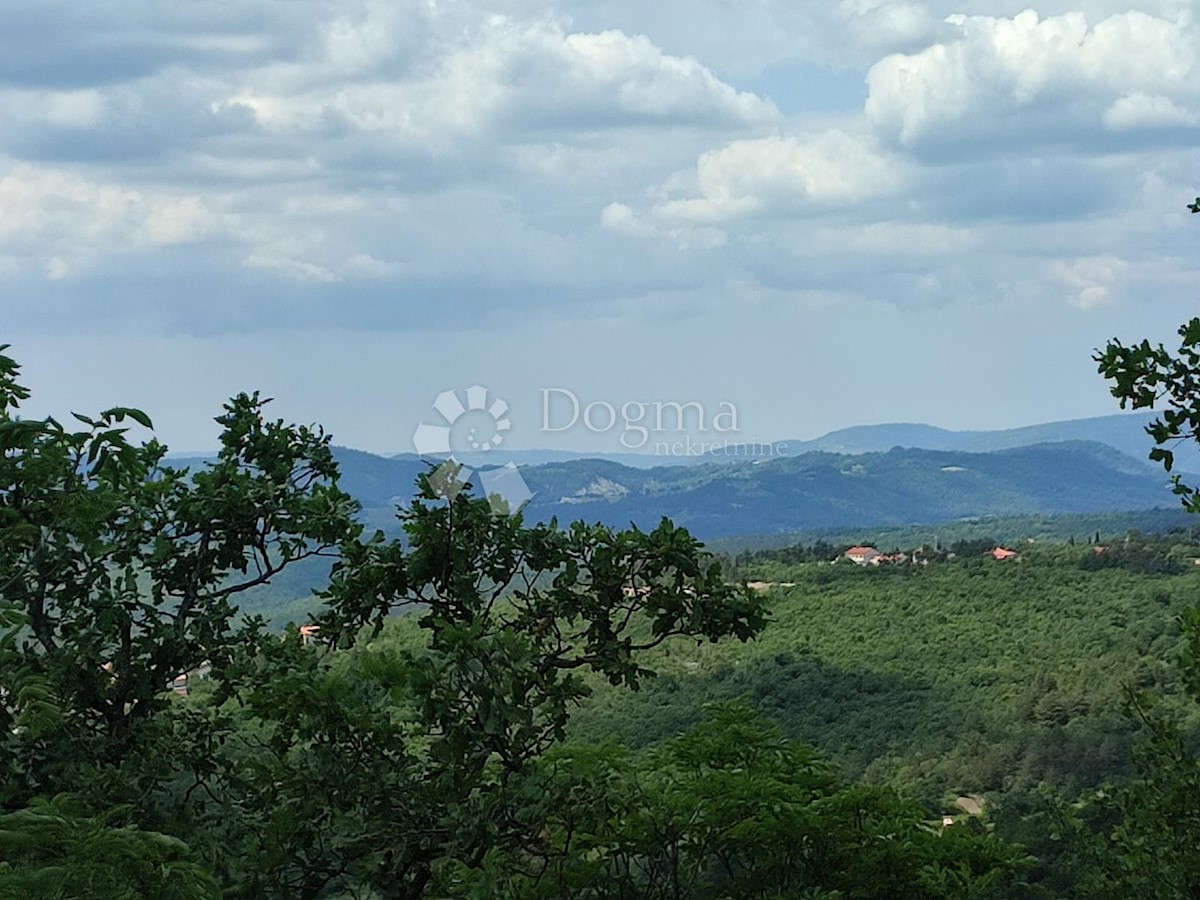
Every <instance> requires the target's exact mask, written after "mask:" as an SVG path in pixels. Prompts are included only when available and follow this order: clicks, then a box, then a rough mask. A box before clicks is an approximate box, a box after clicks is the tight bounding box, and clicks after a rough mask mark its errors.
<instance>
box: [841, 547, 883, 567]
mask: <svg viewBox="0 0 1200 900" xmlns="http://www.w3.org/2000/svg"><path fill="white" fill-rule="evenodd" d="M882 555H883V554H882V553H880V552H879V551H878V550H876V549H875V548H874V547H851V548H850V549H849V550H847V551H846V553H845V557H846V559H848V560H850V562H852V563H857V564H858V565H860V566H865V565H869V564H872V563H875V560H876V559H878V558H879V557H880V556H882ZM875 564H876V565H878V563H875Z"/></svg>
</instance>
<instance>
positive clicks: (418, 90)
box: [228, 16, 779, 142]
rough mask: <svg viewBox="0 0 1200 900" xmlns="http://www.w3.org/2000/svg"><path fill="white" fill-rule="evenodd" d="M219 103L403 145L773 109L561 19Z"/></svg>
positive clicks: (499, 21) (627, 40)
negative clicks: (419, 67) (383, 70)
mask: <svg viewBox="0 0 1200 900" xmlns="http://www.w3.org/2000/svg"><path fill="white" fill-rule="evenodd" d="M228 102H229V103H231V104H234V105H240V106H244V107H246V108H249V109H251V110H252V111H253V113H254V115H255V117H256V118H257V120H258V121H259V122H260V123H261V124H263V125H265V126H267V127H270V128H277V129H287V130H311V129H313V128H317V127H320V125H321V123H322V122H323V121H327V120H330V119H332V120H339V119H340V120H343V121H345V122H347V123H348V124H349V125H350V126H352V127H353V128H356V129H358V130H361V131H366V132H387V133H390V134H392V135H394V136H395V137H396V138H398V139H400V140H404V141H413V142H420V141H429V140H432V141H445V140H449V139H452V138H456V137H461V136H478V135H482V134H484V133H501V134H511V133H519V132H522V131H532V130H536V129H575V128H580V129H594V128H608V127H615V126H627V127H628V126H634V125H638V124H643V123H648V122H673V123H680V124H690V125H697V126H704V125H707V126H721V125H755V124H767V123H771V122H774V121H776V120H777V119H778V118H779V113H778V110H776V109H775V107H774V106H773V105H772V104H771V103H770V102H768V101H765V100H763V99H761V98H759V97H757V96H755V95H754V94H752V93H748V92H744V91H738V90H736V89H735V88H733V87H731V86H730V85H728V84H726V83H725V82H723V81H721V80H720V79H719V78H718V77H717V76H716V75H714V74H713V72H712V71H711V70H709V69H708V68H706V67H705V66H703V65H701V64H700V63H699V62H697V61H696V60H694V59H691V58H688V57H678V56H671V55H669V54H666V53H664V52H663V51H662V50H660V49H659V48H658V47H657V46H655V45H654V44H653V43H652V42H651V41H650V40H649V38H647V37H644V36H640V35H627V34H625V33H624V32H622V31H619V30H613V29H610V30H607V31H603V32H599V33H580V32H569V31H567V30H566V29H565V28H564V26H563V25H562V23H561V22H558V21H556V20H553V19H540V20H535V21H532V22H529V21H515V20H512V19H509V18H506V17H503V16H491V17H489V18H488V19H487V24H486V27H485V28H483V29H482V30H481V31H480V33H479V34H477V35H473V36H472V38H471V40H469V41H468V42H467V43H466V44H465V45H464V46H458V47H455V48H454V49H453V50H451V51H450V52H448V53H446V54H445V55H443V56H442V57H441V58H440V59H439V60H437V62H436V64H435V66H434V68H433V71H432V72H431V73H429V74H426V75H422V76H419V77H409V78H398V79H380V78H373V77H368V78H365V79H363V80H362V81H359V82H355V83H349V84H345V85H341V86H337V87H334V88H329V87H318V88H316V89H312V90H305V91H300V92H295V93H290V94H289V93H280V92H271V91H260V90H256V89H253V88H248V89H247V90H245V91H243V92H240V93H237V94H235V95H234V96H232V97H230V98H229V100H228Z"/></svg>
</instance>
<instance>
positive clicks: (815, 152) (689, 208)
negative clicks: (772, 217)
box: [654, 130, 909, 224]
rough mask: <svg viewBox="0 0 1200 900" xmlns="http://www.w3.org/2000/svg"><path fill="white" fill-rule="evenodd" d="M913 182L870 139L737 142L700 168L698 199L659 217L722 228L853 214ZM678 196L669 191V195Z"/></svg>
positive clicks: (826, 135) (661, 207)
mask: <svg viewBox="0 0 1200 900" xmlns="http://www.w3.org/2000/svg"><path fill="white" fill-rule="evenodd" d="M908 175H909V169H908V166H907V164H906V163H905V162H904V161H903V160H902V159H900V158H898V157H895V156H893V155H891V154H888V153H885V152H882V151H880V150H879V149H878V148H877V147H875V146H874V142H873V141H871V139H870V138H867V137H862V136H856V135H850V134H846V133H845V132H842V131H837V130H831V131H826V132H823V133H820V134H815V135H807V136H802V137H767V138H757V139H753V140H742V141H734V142H732V143H729V144H726V145H725V146H724V147H721V148H720V149H717V150H710V151H708V152H706V153H704V154H702V155H701V156H700V158H699V159H698V160H697V162H696V169H695V173H694V176H689V177H683V178H676V179H673V181H674V183H675V184H676V185H677V184H679V183H681V182H690V183H691V190H692V193H693V196H686V197H683V198H680V199H666V200H664V201H663V202H661V203H659V204H658V205H657V206H656V207H655V208H654V215H655V216H657V217H659V218H661V219H663V220H666V221H672V222H684V223H695V224H717V223H722V222H728V221H732V220H736V219H742V218H747V217H751V216H758V215H765V214H771V213H787V212H796V211H803V210H813V209H817V210H819V209H822V208H829V207H838V206H847V205H853V204H856V203H859V202H861V201H863V200H866V199H869V198H873V197H878V196H883V195H887V194H890V193H894V192H896V191H897V190H899V189H900V188H901V187H902V186H903V185H904V183H905V181H906V179H907V177H908ZM671 189H672V188H670V187H668V188H664V192H665V193H669V192H670V191H671Z"/></svg>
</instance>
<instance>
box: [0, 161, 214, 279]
mask: <svg viewBox="0 0 1200 900" xmlns="http://www.w3.org/2000/svg"><path fill="white" fill-rule="evenodd" d="M0 210H3V215H2V216H0V255H7V256H13V257H22V258H24V259H25V260H26V261H27V262H29V263H31V264H33V265H35V266H42V267H44V269H45V271H46V273H47V276H48V277H49V278H51V279H61V278H65V277H68V276H69V275H72V274H77V273H78V272H80V271H82V270H84V269H86V267H87V264H88V263H89V261H91V260H94V259H96V258H99V257H103V256H107V255H122V254H125V253H129V252H133V251H139V250H141V251H146V250H150V249H152V248H154V247H162V246H169V245H177V244H187V243H192V242H195V241H199V240H202V239H203V238H204V237H205V236H207V235H208V234H210V233H211V232H213V231H215V230H217V229H218V228H220V227H221V220H220V217H219V216H218V214H216V213H215V212H214V211H213V210H212V209H210V208H209V206H208V205H207V204H206V203H205V201H204V200H203V199H201V198H200V197H199V196H196V195H190V194H181V193H178V192H175V191H166V190H160V189H154V188H133V187H129V186H126V185H121V184H112V183H103V182H96V181H92V180H90V179H88V178H85V177H83V176H81V175H78V174H76V173H73V172H71V171H68V170H65V169H58V168H48V167H43V166H33V165H29V164H27V163H15V164H12V165H10V166H9V167H8V170H7V171H6V172H4V174H3V175H0Z"/></svg>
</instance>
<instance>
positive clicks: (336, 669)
mask: <svg viewBox="0 0 1200 900" xmlns="http://www.w3.org/2000/svg"><path fill="white" fill-rule="evenodd" d="M5 349H7V347H0V667H2V669H0V672H2V674H3V678H2V680H0V685H2V686H3V687H2V688H0V810H3V811H8V812H10V813H12V816H15V818H13V817H11V816H10V817H9V818H6V819H4V821H3V825H4V826H5V827H8V828H9V831H7V832H4V834H6V835H8V836H9V837H8V840H9V843H10V844H11V845H13V846H16V845H20V846H23V847H30V846H32V845H34V844H40V843H45V844H46V849H45V852H44V853H41V855H39V854H33V855H30V856H27V857H26V858H24V859H22V860H21V861H20V862H19V864H18V868H17V869H12V868H11V867H10V869H8V870H6V872H5V874H6V875H12V877H13V878H17V877H18V876H19V877H20V879H21V880H20V881H19V882H12V881H10V882H9V883H19V884H22V885H28V884H34V883H36V882H37V878H36V877H35V876H36V872H37V870H38V869H39V868H44V867H45V866H53V865H57V864H58V863H56V862H54V860H61V861H62V865H65V866H71V867H74V868H76V869H78V870H79V871H90V872H93V873H103V877H101V874H95V877H94V878H93V882H94V883H95V884H96V885H98V886H99V885H104V887H102V888H101V887H97V888H96V891H97V892H98V893H97V895H98V896H103V895H105V894H109V895H112V896H118V895H123V892H124V893H125V894H127V893H129V891H131V890H135V889H134V888H132V887H128V885H132V884H134V883H135V881H131V880H129V879H126V880H124V881H123V880H122V878H123V877H124V875H128V876H129V878H130V879H133V878H134V877H135V875H136V872H134V871H133V870H131V869H127V867H124V863H123V862H122V860H123V859H124V858H125V856H126V855H127V852H130V848H137V847H141V848H143V849H145V848H149V847H150V846H151V845H152V844H153V845H154V846H158V847H159V848H160V850H162V852H161V853H159V854H158V855H157V856H155V855H154V854H153V853H150V852H149V851H148V850H147V853H146V859H147V860H157V863H156V864H155V866H156V867H155V866H152V867H151V868H152V869H153V871H158V872H160V873H162V872H168V871H170V872H172V873H183V874H185V875H186V874H187V873H191V875H188V877H192V876H195V877H192V881H191V882H190V883H189V884H190V886H189V888H188V889H189V890H191V889H194V892H195V893H197V895H200V896H202V895H203V892H204V891H205V890H207V887H206V885H207V884H208V882H207V881H206V880H205V878H204V877H201V876H202V875H203V872H202V870H198V869H197V870H195V871H193V870H191V869H189V868H188V866H190V865H192V863H191V861H190V860H191V855H190V854H191V851H190V850H189V847H191V848H193V849H194V852H195V853H196V854H197V855H198V856H199V857H200V858H201V859H202V861H203V862H204V863H205V865H206V866H207V867H208V869H209V870H210V871H212V872H213V873H215V874H216V875H217V877H218V879H219V881H220V882H221V884H222V885H223V887H224V888H225V889H226V890H227V891H229V892H230V893H232V894H233V895H235V896H237V895H251V894H254V895H261V894H267V895H269V896H281V897H293V896H300V897H316V896H319V895H321V894H322V893H323V892H328V891H331V890H342V891H348V892H351V893H354V892H359V891H376V892H379V893H382V894H384V895H387V896H401V897H420V896H425V895H426V894H427V893H428V891H429V890H431V889H432V886H433V884H434V883H435V880H436V879H438V878H441V877H443V876H444V875H445V873H447V872H449V871H451V870H452V869H453V868H454V866H456V865H463V866H466V867H468V868H472V867H478V866H479V865H480V864H481V863H482V861H483V859H484V858H485V857H486V856H487V854H488V853H489V852H491V850H492V849H493V848H494V847H496V846H499V845H502V844H505V843H506V842H512V841H515V840H518V839H521V838H523V837H524V836H525V834H526V831H525V826H524V824H522V823H521V822H520V821H519V819H518V817H517V816H516V814H515V810H516V809H517V808H518V807H519V805H520V804H521V803H522V802H524V801H523V800H522V795H521V790H522V787H521V785H522V782H523V779H524V778H525V777H526V776H527V775H528V773H529V772H530V771H531V769H532V767H533V763H534V761H535V760H536V759H537V758H538V757H539V756H540V755H541V754H543V753H544V752H545V751H546V750H547V749H548V748H549V747H551V746H552V745H554V744H555V743H558V742H560V741H561V740H562V739H563V737H564V735H565V729H566V725H567V722H568V719H569V715H570V711H571V710H572V708H573V707H574V706H576V705H577V704H578V703H580V702H581V701H582V700H583V698H584V697H585V696H586V695H587V693H588V687H587V685H586V683H585V680H584V677H583V675H584V673H598V674H599V675H601V676H603V677H604V678H607V679H608V680H609V681H611V682H612V683H614V684H620V685H625V686H628V687H630V688H632V689H636V688H637V687H638V685H639V684H640V682H641V680H642V679H644V678H646V677H650V676H651V675H652V674H653V673H652V672H650V671H648V670H646V669H645V668H643V667H642V666H641V665H639V662H638V660H639V657H640V655H641V654H642V653H643V652H644V651H645V650H648V649H650V648H653V647H655V646H657V645H659V644H661V643H663V642H664V641H666V640H669V639H671V638H673V637H680V636H690V637H694V638H696V639H706V640H717V639H719V638H721V637H724V636H736V637H738V638H740V639H742V640H746V639H749V638H751V637H753V636H754V635H755V634H756V633H757V631H758V630H759V629H760V628H761V627H762V625H763V623H764V621H765V618H764V614H763V610H762V607H761V604H760V601H759V600H758V599H757V598H755V597H753V596H751V595H749V594H748V593H747V592H746V591H744V590H743V589H739V588H734V587H730V586H728V585H726V584H725V582H724V579H723V578H722V577H721V574H720V570H719V567H718V566H717V565H716V564H715V563H714V562H713V560H712V559H711V558H710V557H708V556H707V554H705V553H704V551H703V550H702V548H701V546H700V544H699V543H698V542H696V541H695V540H694V539H693V538H692V537H691V536H690V535H689V534H688V533H687V532H686V531H684V530H683V529H679V528H676V527H674V526H673V525H671V523H669V522H666V521H664V522H663V523H662V524H661V525H660V526H659V527H657V528H656V529H654V530H653V531H650V532H643V531H639V530H637V529H631V530H628V531H623V532H617V531H613V530H611V529H607V528H604V527H601V526H587V525H583V524H576V525H574V526H572V527H570V528H569V529H566V530H563V529H560V528H558V526H557V524H556V523H550V524H548V525H538V526H534V527H527V526H526V525H525V524H524V522H523V521H522V519H521V517H520V516H519V515H517V516H497V515H495V514H494V513H493V505H492V504H489V503H488V502H487V501H486V500H484V499H483V498H480V497H477V496H474V495H472V493H471V491H470V487H469V486H466V485H460V486H459V487H461V488H462V490H461V491H459V492H458V493H457V494H456V496H454V498H453V499H451V500H449V501H447V500H445V499H444V497H443V495H442V494H441V493H440V492H439V491H438V490H436V489H435V485H434V484H433V483H431V479H430V478H429V477H423V478H422V479H421V482H420V487H419V491H420V494H419V496H418V498H417V499H416V500H415V501H414V502H413V503H412V504H411V505H410V506H409V507H408V508H407V509H406V510H404V511H403V513H402V519H403V521H404V526H405V530H406V533H407V534H406V540H405V541H387V540H385V538H384V536H383V535H382V534H380V533H376V534H374V535H372V536H370V537H364V535H363V530H362V528H361V526H360V525H358V524H357V523H356V521H355V514H356V512H357V505H356V504H355V502H354V501H353V500H352V499H351V498H350V497H349V496H348V495H347V494H345V493H344V492H343V491H342V490H340V488H339V487H338V485H337V480H338V470H337V465H336V462H335V460H334V457H333V454H332V450H331V447H330V439H329V437H328V435H326V434H324V432H323V431H321V430H320V429H319V428H312V427H303V426H301V427H297V426H291V425H285V424H284V423H283V422H282V421H270V420H268V419H267V418H266V417H265V415H264V406H265V403H266V402H267V401H264V400H262V399H261V398H260V397H259V396H258V395H257V394H252V395H248V394H242V395H239V396H238V397H236V398H234V399H233V400H232V401H230V403H229V404H228V405H227V406H226V408H225V412H224V414H223V415H222V416H221V417H219V418H218V420H217V421H218V422H219V423H220V424H221V426H222V428H223V430H222V433H221V448H220V451H219V453H218V455H217V458H216V459H215V460H214V461H212V462H211V463H208V464H205V465H203V466H201V467H199V468H197V469H196V470H194V471H188V470H186V469H179V468H175V467H173V466H171V465H170V464H169V463H168V462H167V459H166V447H165V446H163V445H162V444H160V443H158V442H157V441H155V440H153V439H151V440H149V441H147V442H145V443H141V444H138V443H135V442H134V441H133V440H132V439H131V438H130V435H129V430H130V428H132V427H133V426H140V427H142V428H145V429H149V428H150V427H151V423H150V421H149V419H148V418H147V417H146V416H145V415H144V414H143V413H141V412H139V411H138V410H135V409H130V408H124V407H121V408H114V409H110V410H107V411H105V412H103V413H101V414H99V415H98V416H94V417H89V416H84V415H74V417H73V418H74V420H75V422H76V423H77V427H73V428H68V427H65V426H64V425H62V424H61V423H60V422H59V421H57V420H56V419H53V418H48V419H44V420H24V419H21V418H20V417H19V416H18V415H17V411H18V409H19V405H20V403H21V402H22V401H24V400H26V399H27V398H28V396H29V394H28V391H27V390H26V389H25V388H24V387H23V386H22V385H21V384H20V382H19V367H18V366H17V364H16V363H15V362H14V361H13V360H12V359H11V358H9V357H8V356H5V355H3V353H2V351H3V350H5ZM315 557H328V558H330V560H331V562H332V561H334V560H336V566H334V569H333V577H332V580H331V582H330V585H329V587H328V590H327V591H325V593H324V595H323V599H324V600H325V603H326V606H327V609H326V612H325V614H324V615H323V616H321V617H320V620H319V622H320V627H321V628H322V629H323V634H324V636H326V637H327V638H328V639H329V640H330V641H331V642H332V643H333V644H335V645H336V646H337V647H338V648H339V649H338V650H331V649H325V648H323V647H321V646H309V645H306V644H305V643H304V642H302V641H300V640H299V638H298V636H297V635H296V634H295V632H294V631H293V632H292V633H291V635H290V637H286V638H285V639H284V640H282V641H280V640H278V639H277V638H276V637H274V636H269V635H267V634H265V632H264V630H263V628H262V623H261V622H259V621H255V620H253V619H251V620H249V621H245V622H242V621H239V619H238V610H237V607H236V603H237V600H238V599H239V598H240V597H241V596H244V595H245V592H247V591H249V590H251V589H252V588H254V587H256V586H258V585H262V584H266V583H268V582H269V581H270V580H271V579H272V578H273V577H275V576H276V575H278V574H279V573H280V572H281V571H283V569H284V568H286V567H288V566H290V565H293V564H295V563H297V562H299V561H301V560H305V559H311V558H315ZM399 612H411V613H413V614H414V615H416V616H419V619H420V623H421V626H422V628H423V629H424V634H425V640H424V641H421V642H418V643H417V644H416V645H414V646H413V647H411V648H405V649H396V648H387V647H376V648H374V649H371V648H370V647H363V646H361V645H358V646H357V647H356V641H357V640H358V637H359V634H360V632H361V631H362V630H363V629H364V628H366V629H368V630H369V631H372V633H374V634H376V635H378V632H379V630H380V629H381V628H382V627H383V625H384V623H385V620H386V619H387V618H388V617H390V616H392V615H393V614H395V613H399ZM201 667H203V668H204V669H206V670H210V671H211V678H210V679H209V683H210V684H211V685H212V696H211V698H210V700H209V701H207V702H206V701H205V700H204V699H203V698H197V700H196V702H191V703H189V704H187V705H182V706H181V705H180V704H177V703H172V702H171V697H170V694H169V692H168V690H167V687H168V684H169V683H170V682H171V680H172V679H174V678H175V677H176V676H178V675H180V674H183V673H187V672H189V671H195V670H197V669H199V668H201ZM58 796H61V800H62V802H63V803H67V804H68V805H69V809H70V812H69V814H68V813H67V812H62V811H59V812H58V813H54V814H49V813H47V812H46V809H47V808H48V807H47V806H46V804H47V803H48V802H50V800H51V798H53V797H58ZM156 835H157V836H156ZM177 839H183V840H185V841H186V843H187V845H188V847H185V846H183V845H182V844H180V843H178V841H177ZM55 848H57V849H55ZM139 852H140V851H139ZM123 868H125V869H126V870H125V871H124V872H123ZM89 877H90V876H89ZM138 877H140V876H138ZM181 877H182V876H181ZM31 879H32V880H31ZM136 883H137V884H141V885H143V888H138V889H137V890H143V889H144V891H145V892H149V893H158V890H157V888H156V889H154V890H151V889H150V888H148V887H145V885H146V884H149V883H150V882H136ZM123 885H124V887H123ZM171 890H174V888H172V889H171ZM180 890H182V888H181V889H180ZM162 893H163V895H167V894H168V893H169V891H168V890H167V889H166V888H165V887H163V889H162Z"/></svg>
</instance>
